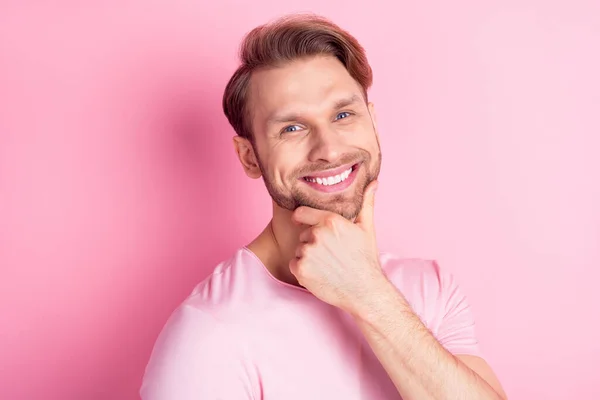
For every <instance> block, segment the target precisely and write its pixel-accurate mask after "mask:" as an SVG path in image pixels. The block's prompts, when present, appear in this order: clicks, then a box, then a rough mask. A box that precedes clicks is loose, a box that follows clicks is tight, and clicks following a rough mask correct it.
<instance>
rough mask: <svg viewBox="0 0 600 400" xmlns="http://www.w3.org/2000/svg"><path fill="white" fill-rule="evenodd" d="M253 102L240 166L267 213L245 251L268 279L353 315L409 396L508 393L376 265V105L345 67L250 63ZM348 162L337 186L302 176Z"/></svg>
mask: <svg viewBox="0 0 600 400" xmlns="http://www.w3.org/2000/svg"><path fill="white" fill-rule="evenodd" d="M344 100H346V101H344ZM249 109H250V115H251V118H252V120H251V122H252V123H251V126H252V129H253V133H254V143H251V142H250V141H249V140H247V139H245V138H241V137H237V136H236V137H235V138H234V145H235V149H236V152H237V154H238V156H239V159H240V162H241V164H242V166H243V168H244V170H245V172H246V174H247V175H248V176H249V177H251V178H254V179H259V178H261V177H262V178H263V180H264V182H265V186H266V187H267V190H268V191H269V194H270V195H271V197H272V199H273V218H272V220H271V221H270V223H269V224H268V226H267V227H266V228H265V230H264V231H263V232H262V233H261V234H260V235H259V236H258V237H257V238H256V239H255V240H254V241H253V242H252V243H250V244H249V245H248V248H249V249H250V250H251V251H253V252H254V253H255V254H256V255H257V257H258V258H259V259H260V260H261V261H262V262H263V263H264V264H265V266H266V267H267V269H268V270H269V271H270V272H271V273H272V275H273V276H274V277H275V278H277V279H279V280H281V281H284V282H287V283H290V284H293V285H298V286H302V287H304V288H306V289H307V290H309V291H310V292H311V293H313V294H314V295H315V296H316V297H318V298H319V299H321V300H322V301H324V302H326V303H328V304H331V305H333V306H335V307H338V308H340V309H342V310H344V311H346V312H347V313H349V314H350V315H351V316H352V317H353V318H354V319H355V321H356V322H357V325H358V326H359V328H360V329H361V332H362V333H363V335H364V336H365V338H366V340H367V342H368V343H369V344H370V346H371V348H372V349H373V352H374V353H375V355H376V356H377V357H378V359H379V361H380V362H381V364H382V366H383V367H384V368H385V370H386V371H387V373H388V375H389V376H390V378H391V379H392V381H393V382H394V384H395V386H396V388H397V389H398V392H399V393H400V395H401V396H402V397H403V398H404V399H406V400H411V399H421V400H422V399H449V398H451V399H505V398H506V395H505V393H504V391H503V390H502V387H501V385H500V383H499V382H498V379H497V378H496V376H495V374H494V373H493V371H492V370H491V368H490V367H489V365H488V364H487V363H486V362H485V360H483V359H481V358H479V357H475V356H470V355H453V354H450V353H449V352H447V351H446V350H445V349H444V348H443V346H442V345H441V344H440V343H439V342H437V340H436V339H435V338H434V337H433V336H432V335H431V334H430V332H429V331H428V329H427V328H426V327H425V326H424V325H423V324H422V323H421V321H420V319H419V317H418V316H416V315H415V314H414V312H413V311H412V309H411V308H410V306H409V305H408V303H407V302H406V300H405V299H404V297H403V296H402V294H401V293H400V292H399V291H398V290H397V289H396V288H395V287H394V285H392V284H391V282H389V280H388V279H387V278H386V276H385V274H384V273H383V271H382V270H381V265H380V264H379V258H378V249H377V241H376V236H375V227H374V223H373V212H374V195H375V194H374V193H375V189H376V187H377V177H378V175H379V170H380V166H381V152H380V146H379V138H378V132H377V124H376V118H375V111H374V106H373V104H372V103H366V101H365V99H364V96H363V95H362V90H361V88H360V86H359V85H358V83H357V82H356V81H354V79H353V78H352V77H351V76H350V75H349V74H348V72H347V71H346V69H345V68H344V66H343V65H342V64H341V63H340V62H339V61H338V60H337V59H335V58H333V57H329V56H317V57H311V58H306V59H300V60H296V61H293V62H290V63H288V64H286V65H284V66H280V67H277V68H270V69H264V70H261V71H257V72H255V73H254V74H253V76H252V78H251V83H250V88H249ZM348 164H355V165H356V164H358V166H357V168H356V171H355V173H356V176H355V178H354V180H353V181H352V183H351V185H350V186H348V187H347V188H345V189H344V190H342V191H337V192H334V193H324V192H321V191H319V190H316V189H315V188H314V187H313V186H311V185H310V184H308V183H307V182H306V181H305V180H304V179H303V176H305V175H310V174H314V173H317V172H318V171H326V170H329V169H333V168H335V167H338V166H341V165H348ZM324 266H326V268H324Z"/></svg>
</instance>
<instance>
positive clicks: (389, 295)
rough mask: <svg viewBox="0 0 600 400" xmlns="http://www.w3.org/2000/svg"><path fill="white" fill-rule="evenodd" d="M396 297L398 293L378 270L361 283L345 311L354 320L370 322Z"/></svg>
mask: <svg viewBox="0 0 600 400" xmlns="http://www.w3.org/2000/svg"><path fill="white" fill-rule="evenodd" d="M397 296H399V292H398V290H397V289H396V287H395V286H394V285H393V284H392V282H390V280H389V279H388V278H387V276H385V274H384V273H383V271H381V270H379V271H378V272H377V273H376V274H374V275H373V276H372V277H370V279H366V280H364V281H363V282H362V285H361V290H358V291H357V292H356V293H355V294H354V296H353V298H352V301H351V302H350V305H349V307H348V309H347V310H346V311H347V312H348V313H349V314H350V315H352V317H354V319H356V320H363V321H365V322H366V321H371V320H373V319H374V318H375V316H376V315H377V314H380V313H381V312H382V311H383V310H384V309H385V308H386V307H387V306H388V305H389V304H390V303H394V302H395V301H396V299H395V298H396V297H397Z"/></svg>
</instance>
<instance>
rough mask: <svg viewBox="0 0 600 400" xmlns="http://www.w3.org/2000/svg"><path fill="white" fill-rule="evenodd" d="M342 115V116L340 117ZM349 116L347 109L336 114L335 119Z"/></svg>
mask: <svg viewBox="0 0 600 400" xmlns="http://www.w3.org/2000/svg"><path fill="white" fill-rule="evenodd" d="M342 115H343V117H342ZM349 116H350V113H349V112H347V111H344V112H341V113H339V114H338V115H337V117H336V119H343V118H348V117H349Z"/></svg>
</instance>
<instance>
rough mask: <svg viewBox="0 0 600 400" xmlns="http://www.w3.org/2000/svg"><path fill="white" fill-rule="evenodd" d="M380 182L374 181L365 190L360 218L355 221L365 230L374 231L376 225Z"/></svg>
mask: <svg viewBox="0 0 600 400" xmlns="http://www.w3.org/2000/svg"><path fill="white" fill-rule="evenodd" d="M378 184H379V183H378V181H377V180H374V181H373V182H371V183H370V184H369V186H367V188H366V189H365V194H364V196H363V204H362V208H361V210H360V212H359V213H358V216H357V217H356V219H355V220H354V223H356V224H358V225H360V226H362V227H363V228H364V229H366V230H369V231H372V230H373V225H374V221H373V220H374V213H375V191H376V189H377V186H378Z"/></svg>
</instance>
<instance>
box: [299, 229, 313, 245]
mask: <svg viewBox="0 0 600 400" xmlns="http://www.w3.org/2000/svg"><path fill="white" fill-rule="evenodd" d="M314 238H315V232H314V230H313V228H312V227H310V228H306V229H305V230H303V231H302V232H301V233H300V236H298V240H299V241H300V243H312V242H313V241H314Z"/></svg>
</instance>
